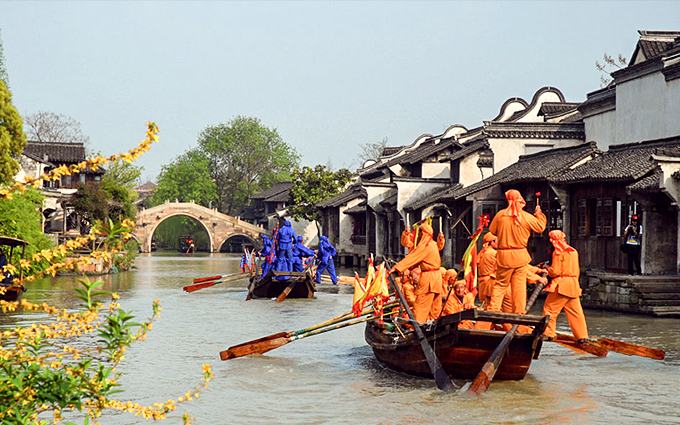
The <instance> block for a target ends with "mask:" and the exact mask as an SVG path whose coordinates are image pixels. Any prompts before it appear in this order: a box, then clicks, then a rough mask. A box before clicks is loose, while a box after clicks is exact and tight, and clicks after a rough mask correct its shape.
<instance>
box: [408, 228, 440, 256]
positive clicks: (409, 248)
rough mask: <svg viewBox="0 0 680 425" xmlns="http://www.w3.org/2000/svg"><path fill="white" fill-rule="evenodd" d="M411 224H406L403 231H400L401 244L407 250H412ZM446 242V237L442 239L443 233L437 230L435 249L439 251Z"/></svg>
mask: <svg viewBox="0 0 680 425" xmlns="http://www.w3.org/2000/svg"><path fill="white" fill-rule="evenodd" d="M411 236H412V235H411V226H406V229H404V231H403V232H401V246H404V247H406V248H408V252H411V251H412V250H413V239H411ZM445 244H446V239H444V233H442V232H439V234H438V235H437V249H439V250H440V251H441V250H442V249H444V245H445Z"/></svg>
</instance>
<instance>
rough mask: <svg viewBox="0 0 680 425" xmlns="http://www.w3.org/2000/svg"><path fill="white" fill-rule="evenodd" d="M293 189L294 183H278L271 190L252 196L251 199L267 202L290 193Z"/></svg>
mask: <svg viewBox="0 0 680 425" xmlns="http://www.w3.org/2000/svg"><path fill="white" fill-rule="evenodd" d="M292 187H293V182H278V183H276V184H275V185H274V186H272V187H270V188H269V189H267V190H263V191H262V192H260V193H256V194H254V195H252V196H251V197H250V199H264V200H266V201H267V200H269V199H268V198H271V197H273V196H276V195H279V194H281V193H282V192H289V191H290V189H291V188H292Z"/></svg>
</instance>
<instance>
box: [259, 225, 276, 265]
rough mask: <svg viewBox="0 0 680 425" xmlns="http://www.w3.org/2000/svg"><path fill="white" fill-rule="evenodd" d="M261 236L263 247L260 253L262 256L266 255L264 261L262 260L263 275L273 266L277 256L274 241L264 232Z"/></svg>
mask: <svg viewBox="0 0 680 425" xmlns="http://www.w3.org/2000/svg"><path fill="white" fill-rule="evenodd" d="M260 236H261V237H262V249H261V250H260V252H259V253H258V254H259V255H260V257H264V261H262V276H265V275H266V274H267V273H269V271H270V270H271V269H272V268H273V263H274V260H275V259H276V256H275V255H274V247H272V241H271V240H269V238H268V237H267V235H265V234H264V233H263V234H262V235H260Z"/></svg>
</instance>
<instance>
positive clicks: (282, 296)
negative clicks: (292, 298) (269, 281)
mask: <svg viewBox="0 0 680 425" xmlns="http://www.w3.org/2000/svg"><path fill="white" fill-rule="evenodd" d="M298 280H299V279H297V278H293V279H291V282H290V283H289V284H288V286H286V287H285V288H284V289H283V291H281V293H280V294H279V296H278V297H276V301H278V302H282V301H283V300H285V299H286V297H287V296H288V294H290V291H292V290H293V288H294V287H295V284H296V283H298Z"/></svg>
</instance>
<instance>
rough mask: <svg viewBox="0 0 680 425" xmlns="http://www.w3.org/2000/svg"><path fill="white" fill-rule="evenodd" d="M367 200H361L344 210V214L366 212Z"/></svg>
mask: <svg viewBox="0 0 680 425" xmlns="http://www.w3.org/2000/svg"><path fill="white" fill-rule="evenodd" d="M366 203H367V202H366V201H361V202H359V203H358V204H357V205H355V206H353V207H352V208H347V209H346V210H345V211H343V213H344V214H361V213H365V212H366Z"/></svg>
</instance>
